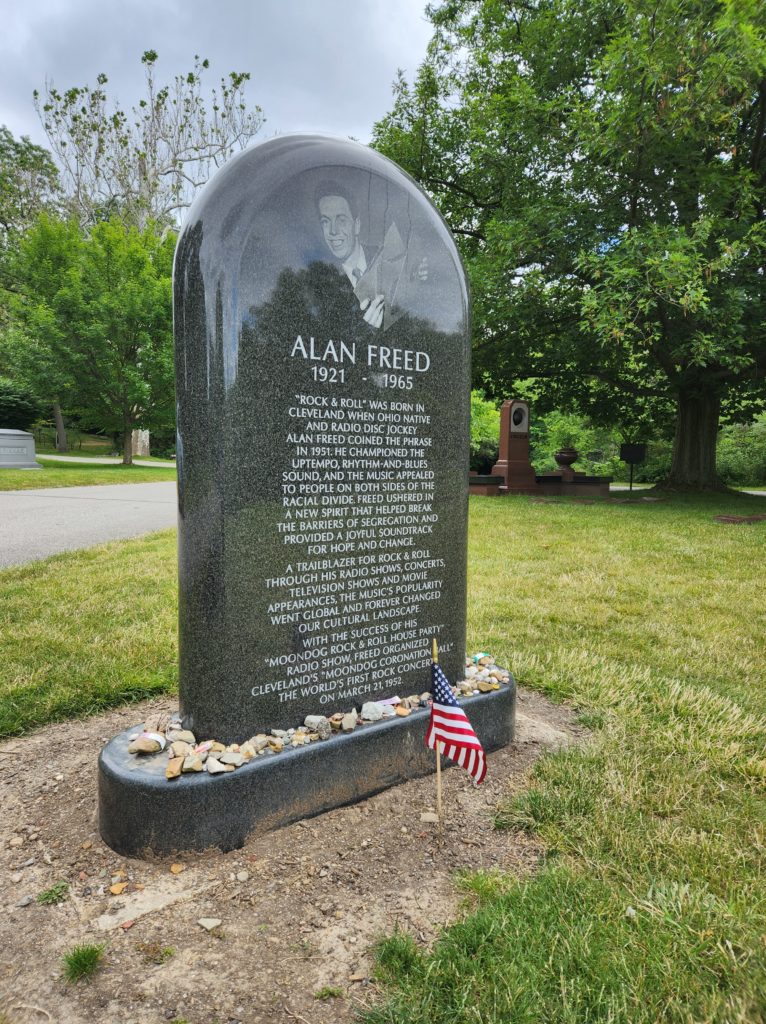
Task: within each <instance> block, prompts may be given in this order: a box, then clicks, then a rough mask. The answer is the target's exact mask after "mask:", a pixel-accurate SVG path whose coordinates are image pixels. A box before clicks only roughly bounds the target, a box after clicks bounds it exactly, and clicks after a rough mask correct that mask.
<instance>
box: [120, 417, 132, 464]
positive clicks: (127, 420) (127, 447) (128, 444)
mask: <svg viewBox="0 0 766 1024" xmlns="http://www.w3.org/2000/svg"><path fill="white" fill-rule="evenodd" d="M122 464H123V466H132V465H133V420H132V419H131V417H130V416H125V417H124V419H123V427H122Z"/></svg>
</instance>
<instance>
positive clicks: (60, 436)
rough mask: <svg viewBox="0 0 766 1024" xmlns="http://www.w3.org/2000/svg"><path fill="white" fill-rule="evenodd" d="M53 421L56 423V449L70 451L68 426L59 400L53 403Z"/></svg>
mask: <svg viewBox="0 0 766 1024" xmlns="http://www.w3.org/2000/svg"><path fill="white" fill-rule="evenodd" d="M53 422H54V423H55V424H56V451H57V452H68V451H69V445H68V444H67V439H66V427H65V426H64V417H63V416H62V414H61V406H60V405H59V404H58V402H54V403H53Z"/></svg>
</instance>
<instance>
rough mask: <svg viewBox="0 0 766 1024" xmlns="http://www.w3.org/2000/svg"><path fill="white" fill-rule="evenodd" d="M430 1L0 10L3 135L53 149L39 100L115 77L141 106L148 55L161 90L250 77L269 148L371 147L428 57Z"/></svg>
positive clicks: (51, 2) (200, 1)
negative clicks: (275, 138) (201, 62)
mask: <svg viewBox="0 0 766 1024" xmlns="http://www.w3.org/2000/svg"><path fill="white" fill-rule="evenodd" d="M424 7H425V0H356V2H353V0H0V13H1V14H2V22H3V31H2V32H1V33H0V124H6V125H7V126H8V127H9V128H10V130H11V131H12V132H13V133H14V134H15V135H22V134H23V135H29V136H30V137H31V138H32V139H33V140H34V141H35V142H38V143H40V144H43V145H44V144H45V142H46V140H45V134H44V132H43V130H42V128H41V126H40V123H39V121H38V118H37V114H36V112H35V109H34V106H33V104H32V92H33V90H34V89H38V90H40V91H41V92H42V91H43V89H44V87H45V82H46V79H48V80H49V81H52V82H53V84H54V85H55V86H56V88H57V89H59V90H60V91H61V90H64V89H66V88H69V87H70V86H74V85H85V84H88V85H94V84H95V80H96V75H97V74H99V72H102V71H103V72H104V73H105V74H106V75H107V76H108V78H109V86H108V91H109V95H110V96H117V97H118V98H119V101H120V103H121V105H122V106H123V107H129V106H130V105H132V104H133V103H134V102H135V101H136V100H137V99H138V97H139V95H140V92H141V87H142V84H143V68H142V66H141V62H140V61H141V54H142V53H143V52H144V50H148V49H154V50H156V51H157V52H158V54H159V61H158V63H157V68H156V72H157V80H158V81H159V82H164V81H167V80H170V79H171V78H172V77H173V76H174V75H175V74H178V73H182V72H186V71H188V70H189V69H190V68H191V66H192V62H193V58H194V55H195V54H199V55H200V56H202V57H207V58H208V59H209V60H210V64H211V71H210V72H209V74H210V81H211V84H212V83H213V82H214V81H215V80H217V79H218V78H220V77H221V76H222V75H225V74H227V73H228V72H229V71H249V72H250V74H251V81H250V84H249V86H248V92H247V96H248V99H249V101H250V102H252V103H254V104H259V105H260V106H261V107H262V108H263V111H264V113H265V115H266V119H267V120H266V125H265V127H264V129H263V130H262V132H261V135H260V138H266V137H268V136H269V135H272V134H275V133H277V132H279V133H281V132H289V131H305V130H309V131H321V132H329V133H331V134H334V135H340V136H353V137H355V138H358V139H359V140H360V141H362V142H366V141H368V140H369V136H370V129H371V127H372V125H373V122H374V121H375V120H376V119H378V118H380V117H381V116H382V115H383V114H385V113H386V111H387V110H388V109H389V107H390V104H391V83H392V82H393V80H394V78H395V75H396V71H397V68H403V69H404V70H405V71H406V72H407V74H408V76H410V75H411V74H412V72H414V70H415V69H416V68H417V66H418V64H419V62H420V61H421V60H422V59H423V56H424V55H425V49H426V45H427V43H428V40H429V38H430V27H429V25H428V23H427V22H426V20H425V16H424V13H423V11H424Z"/></svg>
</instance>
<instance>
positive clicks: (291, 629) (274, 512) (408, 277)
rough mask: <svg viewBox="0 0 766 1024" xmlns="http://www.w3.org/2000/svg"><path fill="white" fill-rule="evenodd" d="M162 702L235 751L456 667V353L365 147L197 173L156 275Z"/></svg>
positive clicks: (422, 239) (438, 237)
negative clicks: (168, 366)
mask: <svg viewBox="0 0 766 1024" xmlns="http://www.w3.org/2000/svg"><path fill="white" fill-rule="evenodd" d="M174 287H175V296H174V301H175V334H176V371H177V400H178V445H177V458H178V472H179V589H180V603H179V617H180V638H179V644H180V700H181V710H182V713H183V715H184V722H185V724H186V725H187V726H188V727H189V728H191V729H193V730H194V731H195V732H196V734H197V735H210V736H216V737H217V738H219V739H221V740H223V741H225V742H232V741H240V740H242V739H244V738H246V737H248V736H250V735H252V734H253V733H255V732H258V731H259V730H264V729H270V728H273V727H287V726H292V725H295V724H297V723H299V722H301V721H302V720H303V718H304V716H305V715H307V714H312V713H323V714H329V713H332V712H333V711H336V710H347V709H348V708H350V707H352V706H356V707H360V706H361V705H362V703H363V702H364V701H367V700H375V699H381V698H386V697H390V696H393V695H395V694H408V693H412V692H417V691H421V690H423V689H425V688H427V685H428V665H429V652H430V640H431V637H432V636H436V637H437V639H438V641H439V646H440V653H441V661H442V665H443V667H444V669H445V671H446V672H447V675H448V676H450V677H452V678H456V677H458V676H459V675H460V674H462V667H463V658H464V655H465V607H466V533H467V476H468V451H469V393H470V336H469V310H468V293H467V288H466V282H465V277H464V274H463V270H462V267H461V264H460V260H459V257H458V254H457V250H456V248H455V245H454V242H453V240H452V238H451V236H450V234H449V231H448V230H447V228H446V226H445V224H444V222H443V221H442V219H441V217H440V216H439V214H438V213H437V212H436V210H435V209H434V207H433V206H432V205H431V203H430V202H429V200H428V199H427V198H426V196H425V195H424V194H423V193H422V192H421V191H420V189H419V188H418V186H417V185H416V184H415V183H414V182H413V181H412V180H411V179H410V178H409V177H408V176H407V175H406V174H405V173H404V172H403V171H402V170H400V169H399V168H398V167H397V166H396V165H394V164H393V163H391V162H390V161H388V160H387V159H385V158H384V157H382V156H381V155H379V154H378V153H375V152H374V151H373V150H370V149H368V148H366V147H364V146H361V145H357V144H355V143H351V142H345V141H340V140H335V139H331V138H325V137H321V136H308V135H298V136H286V137H282V138H277V139H272V140H270V141H268V142H265V143H262V144H260V145H257V146H254V147H253V148H252V149H249V150H247V151H246V152H244V153H243V154H241V155H240V156H239V157H237V158H236V159H234V160H232V161H231V162H230V163H229V164H227V165H226V167H224V169H223V170H222V171H220V172H219V173H218V174H217V175H216V177H215V178H214V179H213V180H212V181H211V182H210V184H209V185H208V186H207V188H206V189H205V190H204V192H203V193H202V195H201V197H200V198H199V199H198V201H197V202H196V203H195V205H194V206H193V208H192V210H191V211H190V214H189V217H188V220H187V222H186V225H185V227H184V230H183V233H182V235H181V238H180V239H179V243H178V248H177V252H176V263H175V274H174Z"/></svg>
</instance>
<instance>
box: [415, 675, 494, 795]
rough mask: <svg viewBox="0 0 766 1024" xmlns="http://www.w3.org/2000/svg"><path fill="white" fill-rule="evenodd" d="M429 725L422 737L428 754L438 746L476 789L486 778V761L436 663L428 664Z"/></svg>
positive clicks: (479, 744)
mask: <svg viewBox="0 0 766 1024" xmlns="http://www.w3.org/2000/svg"><path fill="white" fill-rule="evenodd" d="M431 696H432V697H433V706H432V707H431V721H430V722H429V724H428V732H427V733H426V746H428V747H430V748H431V749H432V750H433V749H435V747H436V744H437V743H440V744H441V751H442V753H443V754H444V756H445V757H448V758H449V759H450V761H454V762H455V764H459V765H460V767H461V768H465V770H466V771H467V772H468V774H469V775H472V776H473V778H474V780H475V782H476V785H477V786H478V785H479V784H480V783H482V782H483V781H484V776H485V775H486V774H487V758H486V757H485V754H484V750H483V749H482V745H481V743H479V739H478V737H477V735H476V733H475V732H474V731H473V729H472V728H471V723H470V722H469V721H468V718H467V717H466V713H465V711H463V709H462V708H461V707H460V705H459V704H458V702H457V701H456V700H455V698H454V697H453V696H452V690H451V689H450V685H449V683H448V682H447V677H446V676H445V675H444V673H443V672H442V670H441V668H440V667H439V665H438V663H437V662H431Z"/></svg>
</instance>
